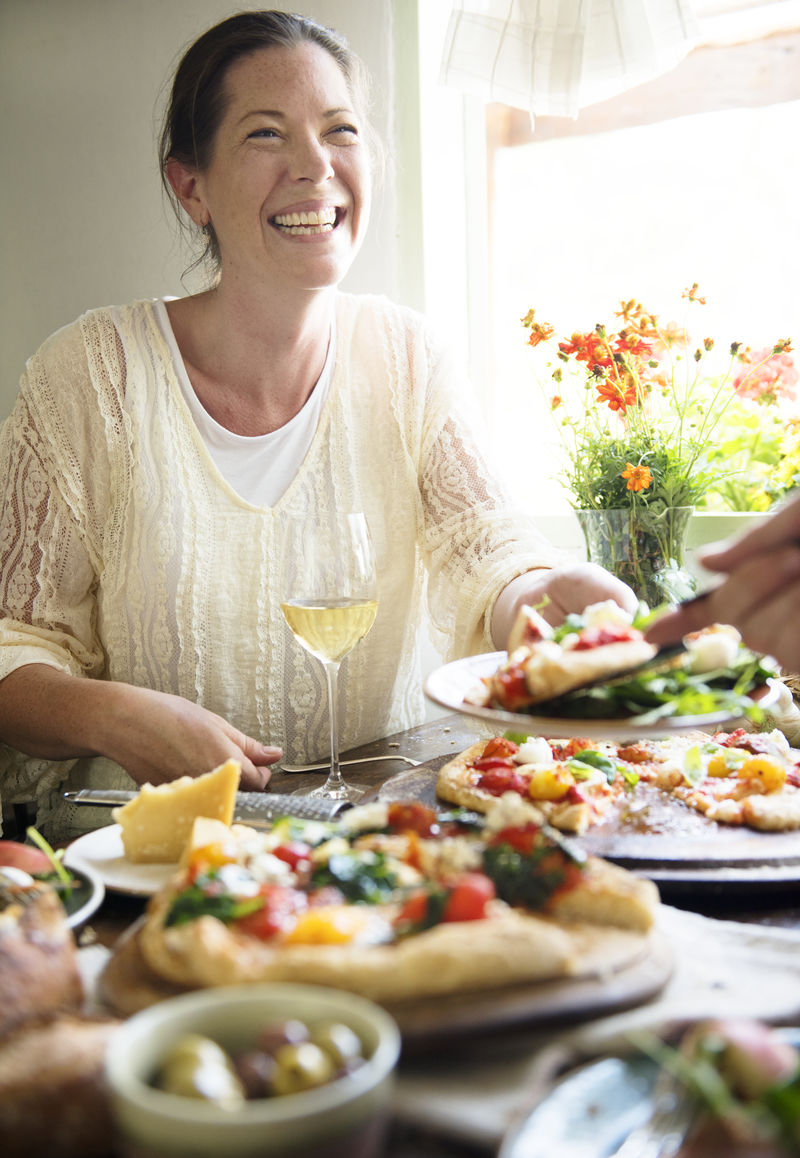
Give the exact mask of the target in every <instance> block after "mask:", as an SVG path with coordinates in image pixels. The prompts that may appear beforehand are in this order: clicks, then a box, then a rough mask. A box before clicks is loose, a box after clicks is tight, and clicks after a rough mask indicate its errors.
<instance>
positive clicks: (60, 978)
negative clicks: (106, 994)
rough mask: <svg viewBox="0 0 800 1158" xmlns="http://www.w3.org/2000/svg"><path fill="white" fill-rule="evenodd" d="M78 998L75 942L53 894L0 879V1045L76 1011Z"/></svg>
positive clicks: (79, 986)
mask: <svg viewBox="0 0 800 1158" xmlns="http://www.w3.org/2000/svg"><path fill="white" fill-rule="evenodd" d="M83 997H84V993H83V983H82V981H81V976H80V973H79V971H78V953H77V946H76V944H75V938H74V936H73V933H72V930H71V929H70V928H69V926H68V925H67V918H66V914H65V912H64V906H63V905H62V904H61V901H60V900H59V898H58V895H57V894H56V892H55V890H54V889H52V888H51V887H50V886H49V885H48V884H44V883H41V882H35V883H34V884H32V885H19V884H12V883H9V882H8V881H7V880H6V879H4V878H3V877H2V874H0V1041H2V1039H3V1038H4V1037H6V1036H7V1035H8V1034H10V1033H12V1032H14V1031H15V1030H16V1029H18V1028H19V1027H20V1026H21V1025H24V1024H25V1023H26V1022H28V1021H32V1020H35V1019H40V1018H42V1017H46V1016H48V1015H50V1014H52V1013H55V1012H57V1011H60V1010H70V1009H78V1008H79V1007H80V1005H81V1004H82V1002H83Z"/></svg>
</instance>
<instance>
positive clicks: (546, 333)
mask: <svg viewBox="0 0 800 1158" xmlns="http://www.w3.org/2000/svg"><path fill="white" fill-rule="evenodd" d="M535 313H536V311H535V310H528V312H527V314H526V315H525V317H524V318H522V319H521V321H522V324H523V326H525V328H526V329H528V330H530V336H529V337H528V344H529V345H531V346H534V347H535V346H538V345H539V343H540V342H549V340H550V339H551V338H552V336H553V334H554V333H555V330H554V329H553V327H552V326H551V325H550V323H549V322H535V321H534V320H533V319H534V315H535Z"/></svg>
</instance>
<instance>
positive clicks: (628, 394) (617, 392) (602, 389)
mask: <svg viewBox="0 0 800 1158" xmlns="http://www.w3.org/2000/svg"><path fill="white" fill-rule="evenodd" d="M595 386H596V388H597V401H598V402H605V403H606V405H607V406H608V409H609V410H618V411H619V412H620V413H621V414H624V413H625V411H626V410H627V409H628V407H629V406H636V404H637V402H638V397H637V394H636V383H635V382H628V383H626V385H625V386H622V385H621V384H620V383H619V382H617V381H616V380H609V379H608V378H606V379H604V380H599V381H597V382H596V383H595Z"/></svg>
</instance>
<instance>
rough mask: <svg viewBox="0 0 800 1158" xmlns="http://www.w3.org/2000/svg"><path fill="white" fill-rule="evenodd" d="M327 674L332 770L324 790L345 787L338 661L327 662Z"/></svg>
mask: <svg viewBox="0 0 800 1158" xmlns="http://www.w3.org/2000/svg"><path fill="white" fill-rule="evenodd" d="M325 675H326V677H327V680H328V718H329V720H330V728H331V770H330V772H329V773H328V779H327V780H326V781H325V788H324V789H323V791H326V790H329V789H331V788H334V789H335V788H343V787H344V780H342V773H341V770H340V768H339V715H338V711H337V705H338V702H339V701H338V697H337V694H336V687H337V680H338V676H339V664H338V663H326V664H325Z"/></svg>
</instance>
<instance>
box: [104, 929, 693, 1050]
mask: <svg viewBox="0 0 800 1158" xmlns="http://www.w3.org/2000/svg"><path fill="white" fill-rule="evenodd" d="M143 921H144V918H141V919H140V920H139V921H137V922H136V923H135V924H134V925H132V926H131V927H130V929H129V930H127V932H126V933H125V934H124V935H123V937H122V938H120V940H119V942H118V943H117V945H116V947H115V949H114V951H113V953H112V955H111V957H110V959H109V961H108V963H107V965H106V967H105V969H104V971H103V973H102V974H101V976H100V979H99V984H98V993H99V998H100V1000H101V1001H102V1002H103V1004H104V1005H105V1006H107V1007H108V1009H110V1010H111V1011H112V1012H113V1013H115V1014H117V1015H118V1016H122V1017H130V1016H131V1015H132V1014H134V1013H138V1012H139V1011H140V1010H142V1009H147V1008H149V1007H150V1006H151V1005H155V1004H157V1003H158V1002H159V1001H164V1000H165V999H166V998H168V997H175V996H177V995H179V994H181V993H185V992H187V990H186V989H183V988H181V987H180V986H177V985H172V984H170V983H169V982H166V981H163V980H162V979H161V978H160V977H158V976H156V975H155V974H154V973H152V972H151V970H150V969H149V967H148V965H147V963H146V962H145V960H144V958H143V957H142V954H141V952H140V950H139V941H138V933H139V930H140V928H141V926H142V923H143ZM612 936H613V934H612ZM603 957H604V949H603V943H602V941H600V942H599V943H598V951H597V953H596V955H595V958H594V959H591V957H589V958H588V959H587V960H585V962H584V969H585V973H584V975H582V976H578V977H569V978H565V979H563V980H556V981H544V982H537V983H535V984H530V985H514V986H508V987H507V988H504V989H495V990H484V991H481V992H471V993H460V994H453V995H449V996H447V997H431V998H426V999H424V1000H415V1001H404V1002H398V1003H389V1002H387V1003H385V1008H386V1009H387V1010H388V1011H389V1012H390V1013H391V1014H392V1016H393V1017H394V1019H395V1020H396V1022H397V1024H398V1026H399V1027H400V1032H401V1034H402V1036H403V1046H404V1049H405V1050H406V1051H412V1052H413V1051H427V1050H429V1049H434V1048H437V1047H438V1046H439V1045H441V1044H442V1043H443V1042H445V1041H447V1040H448V1039H450V1038H455V1037H467V1036H477V1035H480V1034H486V1033H491V1032H495V1031H500V1030H507V1029H510V1028H512V1027H522V1026H526V1027H531V1026H539V1025H541V1026H545V1025H554V1024H563V1023H566V1022H571V1021H577V1020H586V1019H589V1018H593V1017H600V1016H602V1015H604V1014H608V1013H613V1012H618V1011H621V1010H624V1009H630V1008H633V1007H634V1006H637V1005H641V1004H643V1003H644V1002H645V1001H649V1000H650V999H651V998H653V997H655V996H657V995H658V994H659V993H660V992H661V990H662V989H663V988H664V986H665V985H666V983H667V982H668V981H669V979H670V977H671V976H672V972H673V967H674V962H673V956H672V952H671V950H670V948H669V945H668V943H667V940H666V938H665V937H664V936H663V934H661V933H659V932H658V931H655V932H653V933H650V934H649V935H647V936H643V937H642V938H641V948H640V950H639V951H638V952H637V953H636V954H635V955H634V956H633V957H630V956H629V957H628V959H627V960H626V962H625V963H624V964H622V965H621V966H619V967H618V968H611V969H609V968H608V967H606V966H605V965H604V961H603Z"/></svg>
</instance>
